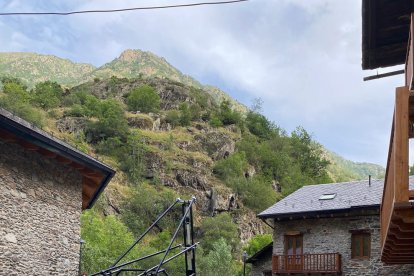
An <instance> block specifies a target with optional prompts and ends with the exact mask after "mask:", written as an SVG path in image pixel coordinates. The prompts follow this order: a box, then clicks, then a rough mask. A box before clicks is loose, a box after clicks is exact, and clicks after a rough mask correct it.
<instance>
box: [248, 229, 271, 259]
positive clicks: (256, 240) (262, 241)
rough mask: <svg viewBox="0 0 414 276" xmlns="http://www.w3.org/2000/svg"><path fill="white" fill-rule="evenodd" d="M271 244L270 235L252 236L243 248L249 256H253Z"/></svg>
mask: <svg viewBox="0 0 414 276" xmlns="http://www.w3.org/2000/svg"><path fill="white" fill-rule="evenodd" d="M271 242H272V234H259V235H255V236H253V237H252V238H251V239H250V240H249V241H248V243H247V245H246V246H245V247H244V248H243V250H245V251H246V252H247V254H248V255H249V256H253V255H254V254H256V253H257V252H259V251H260V250H261V249H262V248H264V247H265V246H268V245H269V244H270V243H271Z"/></svg>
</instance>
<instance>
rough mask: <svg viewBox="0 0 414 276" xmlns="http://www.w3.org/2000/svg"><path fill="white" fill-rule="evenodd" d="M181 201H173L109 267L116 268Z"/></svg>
mask: <svg viewBox="0 0 414 276" xmlns="http://www.w3.org/2000/svg"><path fill="white" fill-rule="evenodd" d="M180 201H181V199H179V198H177V199H176V200H175V202H174V203H173V204H172V205H171V206H170V207H168V209H167V210H165V211H164V213H162V214H161V215H160V216H159V217H158V218H157V219H156V220H155V221H154V222H153V223H152V224H151V226H150V227H148V229H147V230H145V232H144V233H143V234H142V235H141V236H140V237H139V238H138V239H137V240H136V241H135V242H134V244H133V245H132V246H131V247H130V248H129V249H128V250H127V251H126V252H125V253H124V254H122V256H121V257H119V258H118V260H116V261H115V263H113V264H112V265H111V267H114V266H116V265H117V264H118V263H119V262H120V261H121V260H122V259H123V258H124V257H125V256H126V255H127V254H128V253H129V252H130V251H131V250H132V248H134V246H135V245H137V243H139V242H140V240H141V239H142V238H143V237H144V236H145V235H146V234H147V233H148V232H149V231H150V230H151V229H152V228H153V227H154V226H155V225H156V224H157V223H158V221H160V219H162V218H163V217H164V216H165V215H166V214H167V213H168V212H169V211H170V210H171V209H172V208H173V207H174V206H175V204H177V202H180Z"/></svg>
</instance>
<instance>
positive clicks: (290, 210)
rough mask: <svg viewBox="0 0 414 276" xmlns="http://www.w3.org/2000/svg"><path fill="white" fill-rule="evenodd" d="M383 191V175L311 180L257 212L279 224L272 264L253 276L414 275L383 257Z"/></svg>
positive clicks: (408, 267)
mask: <svg viewBox="0 0 414 276" xmlns="http://www.w3.org/2000/svg"><path fill="white" fill-rule="evenodd" d="M410 182H412V184H414V178H410ZM411 186H414V185H411ZM382 192H383V181H382V180H381V181H379V180H373V181H370V180H368V181H357V182H346V183H334V184H320V185H309V186H305V187H302V188H301V189H299V190H297V191H296V192H294V193H293V194H291V195H289V196H287V197H286V198H284V199H282V200H281V201H279V202H277V203H276V204H275V205H273V206H271V207H270V208H268V209H267V210H265V211H263V212H262V213H260V214H259V215H258V216H259V217H260V218H262V219H263V220H266V221H267V222H268V223H269V224H271V225H273V228H274V229H273V249H272V256H271V262H269V261H267V263H268V264H270V263H271V266H270V267H268V268H266V267H265V268H260V269H255V267H254V268H253V271H252V275H265V274H264V273H263V271H265V270H271V271H272V273H273V274H272V275H321V274H323V275H401V276H402V275H414V265H390V266H387V265H384V264H383V263H382V262H381V259H380V258H381V245H380V237H381V235H380V215H379V213H380V203H381V198H382ZM263 263H266V261H265V260H263ZM253 266H254V265H253Z"/></svg>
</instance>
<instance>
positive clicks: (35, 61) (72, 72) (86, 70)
mask: <svg viewBox="0 0 414 276" xmlns="http://www.w3.org/2000/svg"><path fill="white" fill-rule="evenodd" d="M94 70H95V67H94V66H93V65H90V64H84V63H74V62H72V61H70V60H67V59H62V58H59V57H56V56H52V55H39V54H35V53H0V76H8V77H15V78H19V79H21V80H22V81H23V82H24V83H25V84H27V85H28V86H29V87H32V86H33V85H34V84H35V83H38V82H42V81H46V80H51V81H56V82H57V83H60V84H62V85H64V86H73V85H77V84H79V83H80V82H83V81H85V80H86V76H87V75H89V74H91V73H92V72H93V71H94Z"/></svg>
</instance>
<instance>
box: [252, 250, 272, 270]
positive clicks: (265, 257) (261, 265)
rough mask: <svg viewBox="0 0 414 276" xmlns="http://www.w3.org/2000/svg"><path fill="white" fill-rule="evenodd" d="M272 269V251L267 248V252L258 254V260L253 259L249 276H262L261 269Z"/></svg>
mask: <svg viewBox="0 0 414 276" xmlns="http://www.w3.org/2000/svg"><path fill="white" fill-rule="evenodd" d="M269 270H272V251H271V250H268V251H267V252H265V253H263V254H261V255H260V260H258V261H255V262H254V263H253V264H252V272H251V276H262V275H263V274H262V272H263V271H269Z"/></svg>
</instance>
